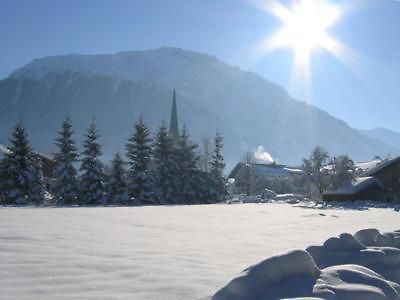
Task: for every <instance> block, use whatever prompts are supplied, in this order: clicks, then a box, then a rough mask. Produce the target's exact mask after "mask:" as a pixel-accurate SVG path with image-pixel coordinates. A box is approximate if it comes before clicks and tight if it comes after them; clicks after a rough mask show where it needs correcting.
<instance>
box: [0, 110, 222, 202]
mask: <svg viewBox="0 0 400 300" xmlns="http://www.w3.org/2000/svg"><path fill="white" fill-rule="evenodd" d="M73 134H74V132H73V123H72V121H71V118H69V117H67V118H66V119H65V120H64V121H63V123H62V128H61V130H60V131H59V133H58V136H57V138H56V139H55V145H56V146H57V152H56V153H55V155H54V161H55V166H54V170H53V173H54V174H52V175H53V176H52V178H51V180H46V179H45V178H44V176H43V168H42V160H41V159H40V157H39V156H38V155H37V154H36V153H35V152H34V151H33V149H32V147H31V146H30V144H29V141H28V135H27V131H26V129H25V128H24V126H23V124H22V123H21V122H19V123H18V124H17V125H16V126H15V128H14V131H13V133H12V137H11V139H10V141H11V147H10V151H9V152H8V153H6V155H5V158H4V160H3V161H2V165H1V168H0V201H1V203H2V204H6V205H25V204H35V205H43V204H50V205H63V206H64V205H133V204H135V205H140V204H195V203H213V202H217V201H220V200H222V199H223V198H224V196H225V193H226V189H225V179H224V176H223V170H224V167H225V164H224V159H223V156H222V147H223V138H222V136H221V135H220V134H219V133H217V134H216V136H215V138H214V148H213V153H212V156H211V159H210V161H209V162H208V164H209V166H208V168H207V171H204V170H202V169H201V168H200V166H199V165H200V155H199V153H198V145H196V144H195V143H193V142H192V141H191V139H190V136H189V133H188V131H187V129H186V128H185V127H183V128H182V130H181V133H180V134H179V136H173V135H171V134H169V132H168V130H167V127H166V124H165V123H164V122H162V123H161V125H160V127H159V128H158V130H157V132H156V133H155V136H154V138H152V134H151V131H150V130H149V128H148V127H147V125H146V124H145V122H144V121H143V119H142V118H140V119H139V120H138V122H137V123H136V124H135V125H134V129H133V132H132V134H131V136H130V137H129V139H128V140H127V142H126V145H125V157H124V155H123V154H121V153H120V152H119V151H118V152H117V153H116V154H115V156H114V158H113V159H112V161H111V163H110V165H109V166H108V167H105V166H104V164H103V163H102V162H101V160H100V157H101V155H102V152H101V144H100V143H99V138H100V134H99V131H98V129H97V127H96V124H95V122H94V121H92V123H91V125H90V126H89V128H88V130H87V132H86V134H85V138H84V141H83V145H82V149H83V150H82V152H81V153H79V152H78V148H77V146H76V142H75V140H74V137H73Z"/></svg>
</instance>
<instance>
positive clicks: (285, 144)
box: [0, 48, 397, 166]
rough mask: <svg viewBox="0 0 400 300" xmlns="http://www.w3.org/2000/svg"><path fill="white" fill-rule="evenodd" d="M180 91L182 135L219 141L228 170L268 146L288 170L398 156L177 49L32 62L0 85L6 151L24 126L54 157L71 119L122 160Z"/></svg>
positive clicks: (243, 76) (260, 83) (245, 76)
mask: <svg viewBox="0 0 400 300" xmlns="http://www.w3.org/2000/svg"><path fill="white" fill-rule="evenodd" d="M174 85H175V87H176V93H177V105H178V118H179V122H180V125H181V126H182V125H183V124H185V125H186V126H187V127H188V129H189V131H190V133H191V135H192V137H193V139H194V140H195V141H200V139H201V137H202V136H205V135H210V136H213V135H214V134H215V131H216V130H217V129H218V130H219V131H221V133H222V134H223V136H224V138H225V156H226V159H227V162H228V164H229V166H232V165H233V164H234V163H235V162H236V161H237V160H238V159H240V158H241V156H242V155H243V153H245V152H246V151H247V150H255V149H256V148H257V147H258V146H260V145H262V146H264V147H265V149H266V150H267V151H268V152H269V153H270V154H271V155H272V156H273V157H274V158H275V159H276V160H278V161H280V162H282V163H290V164H299V163H300V162H301V159H302V158H303V157H305V156H308V155H309V154H310V152H311V150H312V149H313V147H315V145H321V146H323V147H324V148H326V149H327V150H329V151H330V152H331V153H332V154H342V153H346V154H349V155H350V156H351V157H352V158H353V159H355V160H366V159H370V158H372V157H373V156H374V155H387V153H389V152H390V153H392V154H394V153H396V152H397V150H396V149H395V148H394V147H393V146H390V145H388V144H387V143H385V142H384V141H380V140H377V139H375V138H372V137H369V136H367V135H365V134H363V133H360V132H359V131H358V130H356V129H353V128H351V127H350V126H348V125H347V124H346V123H344V122H343V121H341V120H339V119H337V118H335V117H333V116H331V115H329V114H328V113H327V112H325V111H322V110H321V109H318V108H316V107H314V106H311V105H308V104H306V103H304V102H301V101H297V100H294V99H292V98H291V97H290V96H289V95H288V94H287V93H286V92H285V91H284V90H283V89H282V88H281V87H279V86H277V85H275V84H273V83H272V82H270V81H268V80H266V79H264V78H262V77H260V76H258V75H257V74H254V73H249V72H245V71H242V70H240V69H239V68H237V67H232V66H229V65H227V64H225V63H223V62H222V61H219V60H218V59H216V58H215V57H212V56H209V55H206V54H200V53H195V52H191V51H186V50H182V49H177V48H160V49H155V50H148V51H128V52H120V53H117V54H104V55H78V54H71V55H63V56H53V57H45V58H41V59H35V60H33V61H32V62H31V63H30V64H28V65H26V66H24V67H22V68H20V69H18V70H16V71H15V72H13V73H12V74H11V75H10V76H9V77H8V78H6V79H4V80H1V81H0V119H1V127H0V143H5V144H7V143H8V142H7V139H8V137H9V135H10V132H11V130H12V127H13V126H14V125H15V122H16V121H17V120H18V119H22V120H23V122H24V124H25V125H26V127H27V128H28V130H29V134H30V139H31V141H32V143H33V145H34V147H35V148H37V149H38V150H41V151H43V152H46V153H48V152H51V151H53V150H54V146H53V140H54V137H55V135H56V132H57V131H58V130H59V127H60V123H61V120H62V119H63V118H64V117H65V116H66V115H67V114H69V115H70V116H71V117H72V119H73V121H74V127H75V131H76V137H77V138H79V140H81V139H82V135H83V133H84V132H85V129H86V128H87V126H88V124H89V123H90V121H91V119H92V118H95V119H96V123H97V124H98V127H99V128H100V130H101V133H102V142H103V145H104V148H103V152H104V153H105V155H106V157H107V158H108V157H110V156H111V154H112V153H113V152H115V151H116V150H117V148H119V149H120V150H124V143H125V140H126V138H127V136H128V135H129V134H130V132H131V130H132V127H133V124H134V122H135V121H136V120H137V119H138V118H139V116H140V115H142V116H143V118H144V119H145V120H146V122H147V123H148V124H149V126H150V127H151V128H152V129H156V128H157V127H158V126H159V124H160V122H161V120H166V121H167V122H168V121H169V117H170V109H171V103H172V90H173V86H174Z"/></svg>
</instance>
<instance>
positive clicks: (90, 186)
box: [80, 121, 105, 205]
mask: <svg viewBox="0 0 400 300" xmlns="http://www.w3.org/2000/svg"><path fill="white" fill-rule="evenodd" d="M99 137H100V135H99V133H98V130H97V128H96V124H95V122H94V121H92V123H91V124H90V126H89V128H88V131H87V133H86V135H85V140H84V142H83V152H82V163H81V168H80V171H81V175H80V185H81V193H80V201H81V203H83V204H89V205H95V204H104V203H105V197H104V172H103V163H102V162H101V161H100V159H99V157H100V155H101V146H100V144H99V143H98V139H99Z"/></svg>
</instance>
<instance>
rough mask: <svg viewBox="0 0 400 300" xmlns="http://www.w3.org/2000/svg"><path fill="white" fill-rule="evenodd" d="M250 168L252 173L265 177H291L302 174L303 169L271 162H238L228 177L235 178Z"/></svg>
mask: <svg viewBox="0 0 400 300" xmlns="http://www.w3.org/2000/svg"><path fill="white" fill-rule="evenodd" d="M247 168H249V171H250V175H251V176H256V177H263V178H266V179H268V178H290V177H292V176H294V175H301V174H302V173H303V171H302V170H301V169H300V168H296V167H289V166H286V165H281V164H276V163H271V164H258V163H249V164H246V163H242V162H240V163H238V164H237V165H236V166H235V167H234V168H233V169H232V171H231V173H230V174H229V176H228V178H231V179H234V178H236V177H237V176H238V174H239V173H240V172H242V171H243V170H244V169H247Z"/></svg>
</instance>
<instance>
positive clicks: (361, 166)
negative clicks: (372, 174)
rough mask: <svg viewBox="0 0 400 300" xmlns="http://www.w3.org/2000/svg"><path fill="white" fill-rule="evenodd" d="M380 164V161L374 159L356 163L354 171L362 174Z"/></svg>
mask: <svg viewBox="0 0 400 300" xmlns="http://www.w3.org/2000/svg"><path fill="white" fill-rule="evenodd" d="M381 163H382V160H380V159H374V160H371V161H363V162H356V163H355V164H354V167H355V169H356V170H361V171H363V172H366V171H368V170H370V169H372V168H375V167H376V166H378V165H379V164H381Z"/></svg>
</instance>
